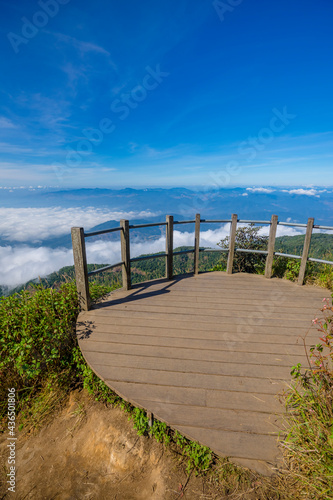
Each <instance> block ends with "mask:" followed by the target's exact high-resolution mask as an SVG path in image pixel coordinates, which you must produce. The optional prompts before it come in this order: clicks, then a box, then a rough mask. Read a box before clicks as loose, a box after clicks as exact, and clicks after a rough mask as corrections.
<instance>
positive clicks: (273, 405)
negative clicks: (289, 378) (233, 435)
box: [206, 390, 285, 414]
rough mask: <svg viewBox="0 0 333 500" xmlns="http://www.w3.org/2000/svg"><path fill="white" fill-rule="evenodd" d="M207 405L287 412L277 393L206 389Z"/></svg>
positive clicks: (264, 411)
mask: <svg viewBox="0 0 333 500" xmlns="http://www.w3.org/2000/svg"><path fill="white" fill-rule="evenodd" d="M206 406H209V407H211V408H230V409H235V410H249V411H256V412H263V413H266V412H268V413H280V414H283V413H284V412H285V408H284V405H283V404H282V403H281V402H280V400H279V398H278V397H277V396H276V395H275V394H258V393H256V394H253V393H244V392H231V391H217V390H206Z"/></svg>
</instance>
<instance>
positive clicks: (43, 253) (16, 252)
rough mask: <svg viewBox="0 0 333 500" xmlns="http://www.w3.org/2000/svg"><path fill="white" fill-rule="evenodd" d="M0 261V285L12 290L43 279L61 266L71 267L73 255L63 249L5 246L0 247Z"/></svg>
mask: <svg viewBox="0 0 333 500" xmlns="http://www.w3.org/2000/svg"><path fill="white" fill-rule="evenodd" d="M0 261H1V268H0V285H6V286H8V287H9V288H14V287H15V286H18V285H21V284H23V283H26V282H27V281H29V280H30V279H33V278H37V277H38V276H41V277H43V276H46V275H48V274H50V273H52V272H53V271H56V270H57V269H60V268H61V267H63V266H70V265H72V264H73V254H72V251H71V250H65V249H56V250H52V249H50V248H46V247H40V248H32V247H28V246H26V245H22V246H19V247H11V246H6V247H0Z"/></svg>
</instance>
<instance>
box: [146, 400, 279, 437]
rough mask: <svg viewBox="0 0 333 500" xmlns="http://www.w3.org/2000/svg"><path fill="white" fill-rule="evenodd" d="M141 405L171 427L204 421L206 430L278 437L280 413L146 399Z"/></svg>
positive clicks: (199, 423)
mask: <svg viewBox="0 0 333 500" xmlns="http://www.w3.org/2000/svg"><path fill="white" fill-rule="evenodd" d="M140 406H142V407H144V408H149V410H150V411H151V412H152V413H154V415H155V416H156V417H157V418H158V419H159V420H164V421H166V422H168V424H169V425H170V426H171V427H177V426H178V425H186V426H190V427H199V428H200V427H202V424H203V423H205V429H212V430H221V431H234V432H249V433H251V434H259V435H263V436H265V435H276V436H277V434H278V431H279V427H280V426H281V415H273V414H267V413H258V412H250V411H239V410H234V409H232V410H226V409H220V408H207V407H203V406H196V405H192V406H186V405H177V404H174V403H168V402H163V401H161V402H153V401H148V400H145V399H141V400H140Z"/></svg>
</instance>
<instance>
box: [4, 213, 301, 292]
mask: <svg viewBox="0 0 333 500" xmlns="http://www.w3.org/2000/svg"><path fill="white" fill-rule="evenodd" d="M154 215H156V214H154V213H152V212H149V211H145V212H115V211H108V210H101V209H95V208H93V207H91V208H88V209H80V208H68V209H63V208H60V207H53V208H36V209H21V208H20V209H1V208H0V221H1V222H0V236H1V237H2V238H5V239H6V241H8V244H6V245H5V246H0V263H1V264H0V285H2V286H6V287H9V288H14V287H16V286H18V285H21V284H23V283H26V282H27V281H29V280H30V279H35V278H38V276H40V277H45V276H47V275H48V274H50V273H52V272H53V271H57V270H59V269H60V268H61V267H64V266H69V265H73V253H72V250H71V249H66V248H56V249H53V248H48V247H47V246H40V247H38V248H34V247H31V246H29V242H30V241H31V242H38V241H39V240H41V239H45V238H50V237H53V236H54V237H55V236H61V235H64V234H68V233H69V229H70V228H71V227H72V226H83V227H84V228H85V229H89V228H90V227H93V226H95V225H97V224H100V223H102V222H106V221H108V220H120V219H121V218H126V219H129V220H131V219H138V218H149V217H152V216H154ZM162 219H164V216H162V215H161V220H162ZM268 231H269V228H268V227H263V228H262V229H261V230H260V233H261V234H263V235H268ZM302 232H303V231H302V230H299V229H295V228H292V227H284V226H279V227H278V236H281V235H290V236H293V235H296V234H302ZM228 234H229V224H224V225H222V226H219V227H217V228H216V229H215V230H211V229H210V230H205V229H204V225H202V231H201V233H200V246H204V247H210V248H218V247H217V243H218V242H219V241H221V240H222V239H223V238H225V237H226V236H228ZM14 241H16V242H17V241H18V242H20V243H19V244H17V243H15V244H13V242H14ZM193 244H194V233H193V232H180V231H177V230H175V231H174V247H175V248H176V247H179V246H193ZM86 249H87V260H88V263H94V264H114V263H117V262H119V261H120V260H121V258H120V243H119V242H118V241H105V240H98V241H93V242H89V239H88V240H86ZM164 250H165V237H164V236H161V237H160V238H158V239H156V240H146V241H139V240H137V239H136V240H133V241H131V256H132V257H137V256H139V255H142V254H147V253H156V252H160V251H164Z"/></svg>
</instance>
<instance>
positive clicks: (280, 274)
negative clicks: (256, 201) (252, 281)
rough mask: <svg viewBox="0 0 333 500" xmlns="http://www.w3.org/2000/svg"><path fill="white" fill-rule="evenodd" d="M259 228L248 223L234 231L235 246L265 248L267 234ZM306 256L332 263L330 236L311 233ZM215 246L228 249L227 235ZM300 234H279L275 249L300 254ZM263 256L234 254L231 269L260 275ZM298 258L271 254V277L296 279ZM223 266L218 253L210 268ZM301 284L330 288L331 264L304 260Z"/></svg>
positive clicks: (224, 255) (222, 268)
mask: <svg viewBox="0 0 333 500" xmlns="http://www.w3.org/2000/svg"><path fill="white" fill-rule="evenodd" d="M259 232H260V227H258V226H254V225H253V224H249V225H248V226H246V227H240V228H238V229H237V231H236V248H243V249H251V250H267V245H268V237H267V236H261V235H260V234H259ZM311 241H312V243H311V248H310V256H312V257H314V258H318V259H322V260H329V261H332V262H333V236H331V235H327V234H314V235H313V239H312V240H311ZM218 245H219V246H220V247H221V248H228V245H229V237H228V236H227V237H226V238H224V239H223V240H221V241H220V242H219V243H218ZM303 245H304V236H282V237H280V238H277V239H276V243H275V251H276V252H279V253H288V254H291V255H302V251H303ZM265 262H266V256H265V255H260V254H250V253H238V252H236V253H235V257H234V270H235V271H236V272H245V273H256V274H264V272H265ZM300 265H301V261H300V260H299V259H290V258H287V257H275V258H274V263H273V277H276V278H285V279H288V280H291V281H297V279H298V274H299V269H300ZM226 268H227V253H222V254H221V257H220V260H219V262H218V263H217V264H215V265H214V266H213V268H212V270H213V271H225V270H226ZM305 283H307V284H312V285H318V286H322V287H324V288H329V289H331V290H332V289H333V266H332V265H330V264H320V263H315V262H308V263H307V267H306V274H305Z"/></svg>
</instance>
